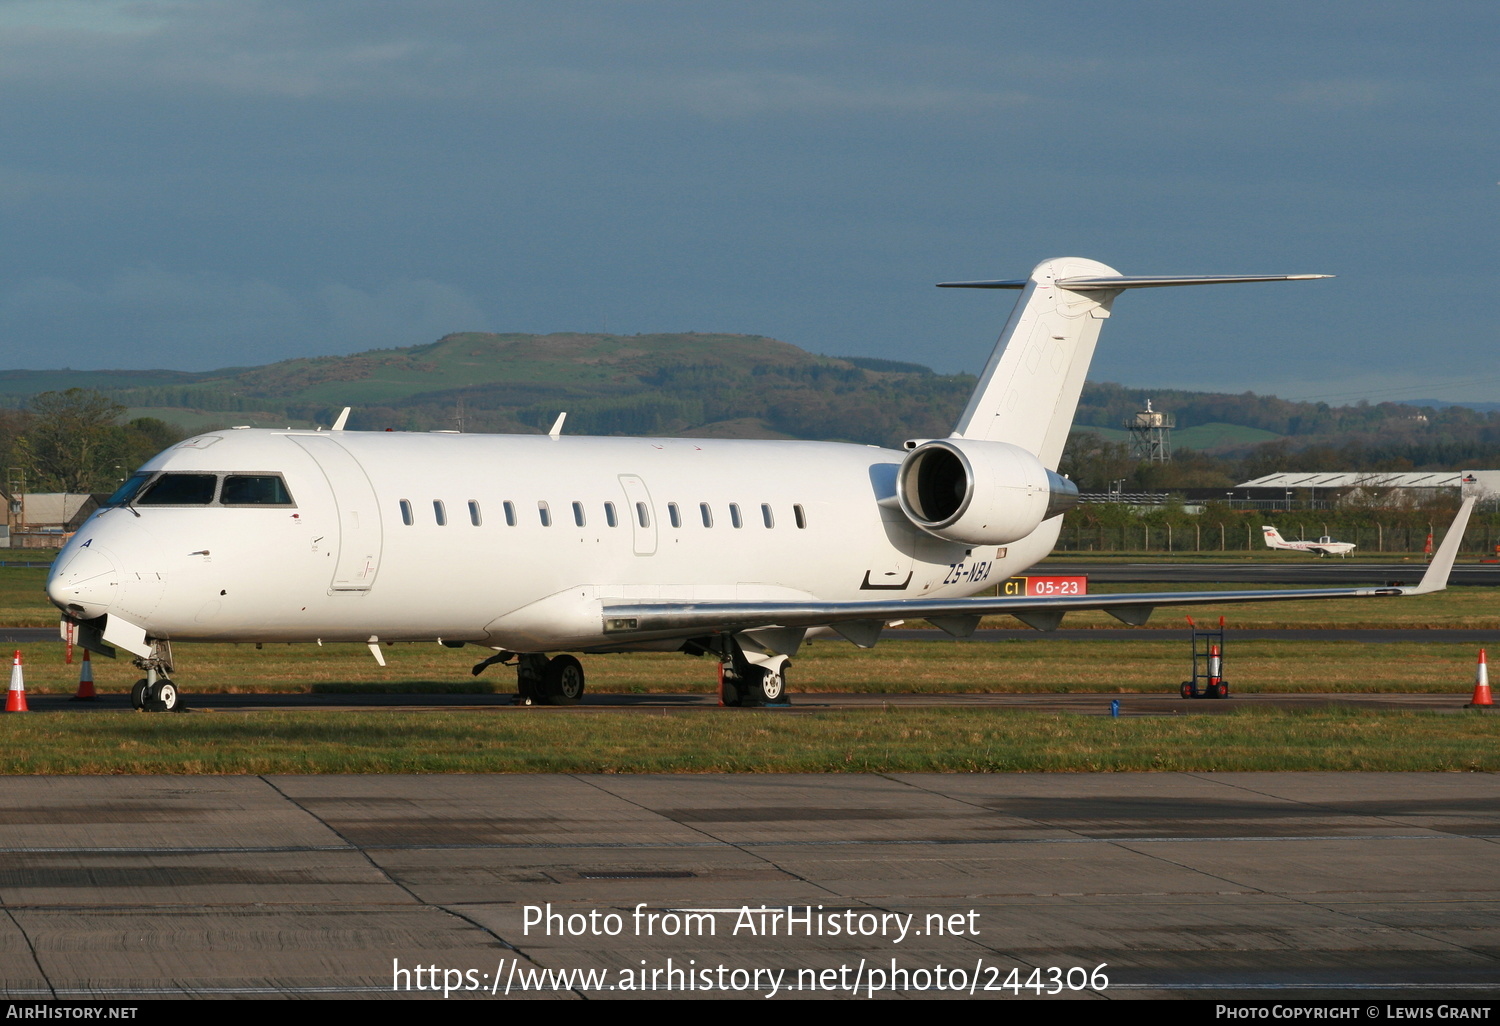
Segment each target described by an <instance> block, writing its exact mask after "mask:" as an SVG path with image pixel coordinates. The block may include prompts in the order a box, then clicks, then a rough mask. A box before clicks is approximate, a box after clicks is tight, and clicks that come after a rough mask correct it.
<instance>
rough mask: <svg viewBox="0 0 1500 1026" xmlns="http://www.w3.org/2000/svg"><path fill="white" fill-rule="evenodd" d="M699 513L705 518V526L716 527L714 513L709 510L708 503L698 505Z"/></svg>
mask: <svg viewBox="0 0 1500 1026" xmlns="http://www.w3.org/2000/svg"><path fill="white" fill-rule="evenodd" d="M698 513H699V514H700V515H701V516H702V517H703V526H704V527H712V526H714V511H713V510H711V509H709V508H708V503H706V502H700V503H698Z"/></svg>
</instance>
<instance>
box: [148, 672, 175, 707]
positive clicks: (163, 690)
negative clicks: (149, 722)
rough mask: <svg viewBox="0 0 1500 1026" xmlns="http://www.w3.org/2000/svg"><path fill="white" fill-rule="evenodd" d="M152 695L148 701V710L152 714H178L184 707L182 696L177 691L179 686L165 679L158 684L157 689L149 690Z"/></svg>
mask: <svg viewBox="0 0 1500 1026" xmlns="http://www.w3.org/2000/svg"><path fill="white" fill-rule="evenodd" d="M149 690H150V691H151V694H150V695H149V697H147V699H146V708H147V709H149V710H150V711H151V712H176V711H177V710H178V709H179V708H180V707H181V705H182V695H181V694H180V693H179V692H178V690H177V685H176V684H173V683H172V682H171V681H169V680H167V678H165V677H163V678H161V679H160V680H158V681H157V682H156V687H155V688H152V689H149Z"/></svg>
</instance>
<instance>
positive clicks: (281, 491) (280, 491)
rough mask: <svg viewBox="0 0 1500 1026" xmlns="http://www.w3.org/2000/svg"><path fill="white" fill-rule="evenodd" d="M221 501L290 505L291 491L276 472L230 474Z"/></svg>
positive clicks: (229, 504)
mask: <svg viewBox="0 0 1500 1026" xmlns="http://www.w3.org/2000/svg"><path fill="white" fill-rule="evenodd" d="M219 502H220V503H222V504H223V505H225V506H290V505H291V504H292V496H291V493H290V492H288V491H287V490H286V482H285V481H283V480H282V479H281V478H280V477H279V476H277V475H276V474H230V475H229V476H227V477H225V478H224V491H223V492H222V493H221V494H220V495H219Z"/></svg>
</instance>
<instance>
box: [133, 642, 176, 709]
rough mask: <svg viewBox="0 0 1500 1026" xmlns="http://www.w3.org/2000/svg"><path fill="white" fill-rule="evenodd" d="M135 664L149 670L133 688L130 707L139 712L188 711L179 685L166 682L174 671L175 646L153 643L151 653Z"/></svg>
mask: <svg viewBox="0 0 1500 1026" xmlns="http://www.w3.org/2000/svg"><path fill="white" fill-rule="evenodd" d="M135 665H136V666H138V667H140V668H141V669H143V670H145V671H146V676H145V677H144V678H143V679H141V680H138V681H136V682H135V685H134V686H133V687H132V688H131V689H130V706H131V708H132V709H135V710H137V711H140V712H186V711H187V706H186V705H184V704H183V701H182V693H181V692H179V691H178V690H177V685H176V684H174V683H172V682H171V681H170V680H169V679H167V674H169V673H171V672H172V645H171V642H167V641H153V642H152V643H151V654H150V655H149V656H146V657H145V658H142V659H137V660H135Z"/></svg>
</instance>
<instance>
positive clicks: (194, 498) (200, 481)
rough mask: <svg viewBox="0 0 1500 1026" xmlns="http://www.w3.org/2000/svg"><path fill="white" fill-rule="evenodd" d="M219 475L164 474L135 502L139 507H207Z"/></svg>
mask: <svg viewBox="0 0 1500 1026" xmlns="http://www.w3.org/2000/svg"><path fill="white" fill-rule="evenodd" d="M218 483H219V478H218V475H217V474H163V475H162V476H161V477H159V478H157V479H156V481H155V482H154V483H153V484H152V485H151V487H150V488H147V489H146V491H145V493H144V494H142V495H141V497H140V498H139V499H137V500H136V501H135V504H136V505H137V506H207V505H208V504H209V503H210V502H213V501H214V487H215V486H216V485H218Z"/></svg>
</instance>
